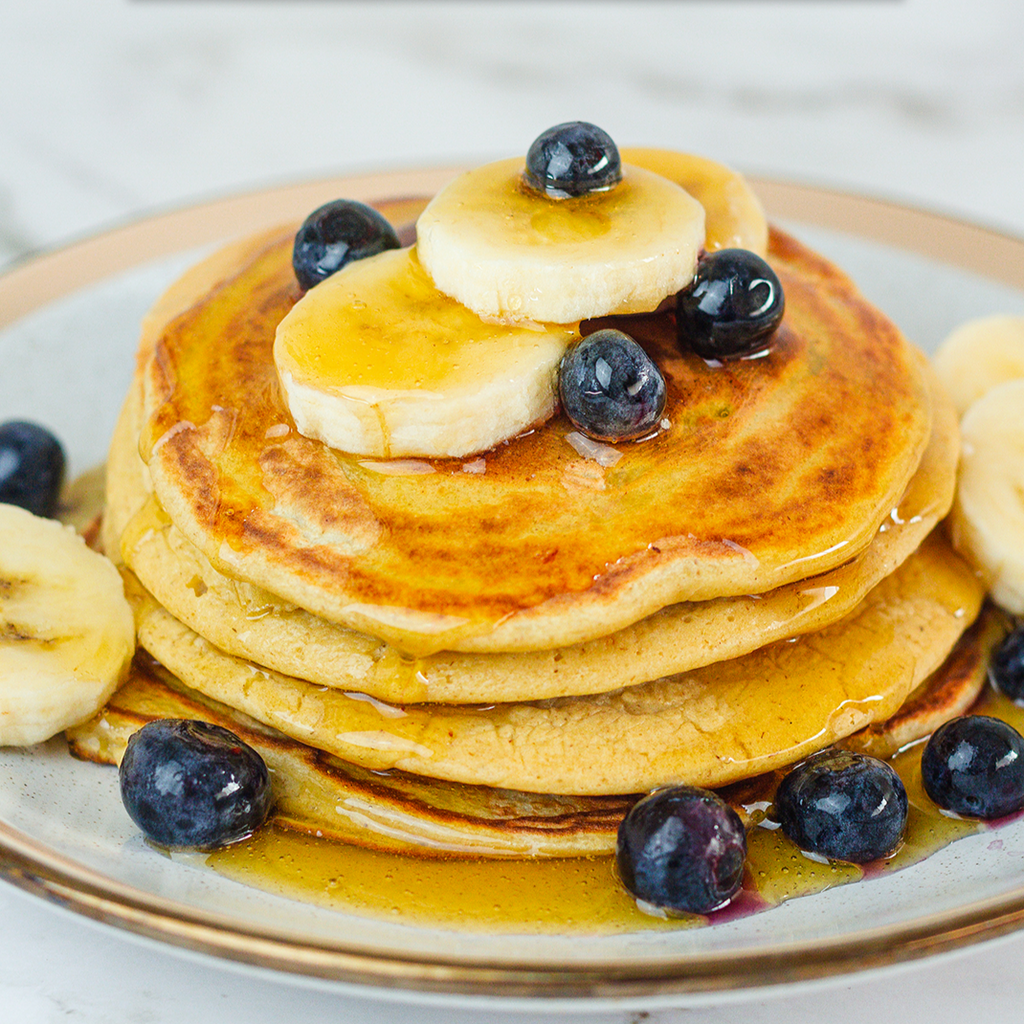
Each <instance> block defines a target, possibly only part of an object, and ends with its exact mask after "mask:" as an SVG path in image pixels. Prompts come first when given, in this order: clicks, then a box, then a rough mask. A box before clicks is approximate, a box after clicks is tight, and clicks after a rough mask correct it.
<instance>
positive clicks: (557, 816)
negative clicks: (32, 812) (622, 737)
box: [67, 605, 1005, 857]
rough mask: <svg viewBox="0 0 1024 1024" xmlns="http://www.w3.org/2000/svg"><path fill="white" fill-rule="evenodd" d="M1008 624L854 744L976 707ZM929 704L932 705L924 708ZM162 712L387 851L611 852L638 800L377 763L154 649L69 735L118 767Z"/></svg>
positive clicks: (989, 629)
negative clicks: (135, 737) (163, 662)
mask: <svg viewBox="0 0 1024 1024" xmlns="http://www.w3.org/2000/svg"><path fill="white" fill-rule="evenodd" d="M1004 625H1005V623H1004V622H1003V621H1002V617H1001V616H1000V615H999V613H997V612H996V611H995V609H994V608H993V607H992V606H991V605H989V606H987V607H986V609H985V610H984V612H983V614H982V616H981V617H980V618H979V619H978V621H977V622H976V623H975V625H974V626H973V627H972V628H971V629H970V630H968V632H967V633H966V634H965V635H964V636H963V637H962V638H961V640H960V641H959V642H958V643H957V645H956V647H954V649H953V652H952V654H951V655H950V656H949V658H947V660H946V661H945V662H944V663H943V665H942V666H940V668H939V669H938V670H937V671H935V672H933V673H932V675H930V676H929V677H928V679H927V680H925V682H924V683H923V684H922V685H921V686H919V687H918V688H917V689H916V690H915V691H914V693H913V694H912V695H911V698H910V699H909V700H908V701H907V703H906V704H904V705H903V707H901V708H900V709H899V710H898V711H897V712H896V714H895V715H894V716H893V717H892V718H891V719H889V720H888V721H885V722H880V723H876V724H874V725H871V726H869V727H868V729H866V730H861V731H860V732H858V733H854V734H853V735H852V736H850V737H848V738H847V739H846V740H845V741H844V743H843V745H844V746H847V747H849V748H851V749H855V750H864V751H865V752H869V753H874V754H875V756H880V757H883V756H888V755H889V754H891V753H895V751H897V750H899V749H900V748H901V747H903V746H905V745H906V744H907V743H908V742H911V741H912V740H915V739H920V738H921V737H922V736H924V735H927V733H928V732H930V731H931V730H932V729H934V728H936V727H937V726H938V725H939V724H941V722H942V721H946V720H947V719H948V718H949V717H952V715H953V714H961V713H963V711H966V710H967V709H968V708H969V707H970V705H971V704H972V703H973V702H974V700H975V698H976V697H977V694H978V692H979V690H980V688H981V686H982V685H983V683H984V679H985V668H986V664H985V663H986V661H987V657H988V653H987V652H988V649H989V648H990V647H991V645H992V644H993V643H995V642H997V639H998V637H999V636H1001V635H1002V634H1003V628H1002V627H1003V626H1004ZM924 708H927V709H929V710H928V713H927V714H922V713H921V709H924ZM161 718H192V719H195V718H199V719H202V720H204V721H208V722H213V723H215V724H217V725H222V726H224V727H225V728H228V729H231V730H232V731H233V732H235V733H236V735H238V736H239V737H240V738H241V739H243V740H244V741H245V742H246V743H248V744H249V745H250V746H252V747H254V748H255V749H257V750H258V751H259V752H260V754H261V755H262V756H263V758H264V760H265V761H266V762H267V764H268V765H269V766H270V767H271V769H272V772H273V775H272V778H273V785H274V795H275V808H274V821H275V823H276V824H278V825H282V826H284V827H286V828H289V829H294V830H297V831H300V832H305V833H308V834H310V835H314V836H317V837H320V838H327V839H334V840H342V841H344V842H346V843H353V844H356V845H359V846H364V847H369V848H371V849H376V850H386V851H392V852H402V853H417V854H419V855H438V854H439V855H443V856H446V857H451V856H474V857H476V856H486V857H523V856H528V857H575V856H593V855H601V854H609V853H612V852H613V851H614V850H615V840H616V833H617V830H618V826H619V823H620V821H621V820H622V818H623V816H624V815H625V814H626V812H627V811H628V810H629V808H630V807H631V806H632V804H633V802H634V801H635V800H636V799H637V796H636V795H633V796H621V797H619V796H608V797H565V796H545V795H543V794H536V793H523V792H518V791H514V790H494V789H489V788H487V787H482V786H466V785H454V784H451V783H445V782H439V781H437V780H432V779H423V778H420V777H419V776H415V775H407V774H405V773H402V772H395V771H392V772H386V773H381V772H372V771H368V770H367V769H362V768H359V767H357V766H356V765H352V764H348V763H346V762H344V761H341V760H339V759H337V758H333V757H331V755H329V754H325V753H323V752H322V751H318V750H314V749H313V748H311V747H307V746H305V745H304V744H302V743H299V742H297V741H295V740H290V739H288V738H287V737H286V736H284V735H282V734H281V733H278V732H277V731H276V730H273V729H269V728H267V727H266V726H262V725H260V724H259V723H258V722H255V721H253V720H252V719H250V718H248V716H245V715H242V714H241V713H240V712H237V711H233V710H232V709H231V708H229V707H227V706H226V705H223V704H218V703H217V702H216V701H211V700H209V699H208V698H204V697H203V696H202V695H201V694H199V693H196V691H194V690H189V689H188V688H187V687H186V686H185V685H184V684H183V683H182V682H181V681H180V680H178V679H175V678H174V677H173V676H171V675H170V674H169V673H168V672H167V671H166V670H165V669H163V668H162V667H161V666H160V665H157V664H156V663H154V662H150V661H149V660H148V659H146V658H145V656H143V657H141V658H138V659H137V660H136V661H135V663H134V664H133V666H132V670H131V673H130V676H129V678H128V680H127V681H126V682H125V684H124V685H123V686H122V687H121V688H120V689H119V690H118V691H117V692H116V693H115V694H114V696H113V697H112V698H111V699H110V701H109V702H108V704H107V706H106V707H105V708H104V709H103V710H102V711H101V712H100V713H99V714H97V715H96V716H95V717H94V718H93V719H92V720H91V721H89V722H85V723H82V724H81V725H78V726H76V727H74V728H73V729H69V730H68V733H67V738H68V743H69V745H70V749H71V751H72V753H74V754H75V756H76V757H80V758H83V759H86V760H90V761H96V762H99V763H105V764H117V763H119V762H120V760H121V756H122V754H123V753H124V748H125V745H126V744H127V742H128V737H129V736H131V734H132V733H133V732H135V731H136V730H138V729H140V728H141V727H142V726H143V725H145V724H146V723H147V722H151V721H154V720H156V719H161ZM911 722H912V723H913V726H914V728H913V731H912V733H911V732H908V726H909V723H911ZM921 729H923V730H924V731H923V732H922V731H920V730H921ZM776 774H778V777H781V774H782V773H781V772H779V773H776ZM777 781H778V780H777V779H773V778H771V777H770V776H759V777H756V778H754V779H750V780H747V781H745V782H741V783H738V784H736V785H734V786H730V787H726V788H725V789H724V790H722V792H721V795H722V796H723V797H724V798H725V799H727V800H729V801H730V802H731V803H732V804H733V806H734V808H735V809H736V811H737V813H738V814H739V815H740V817H741V818H742V819H743V820H744V823H745V824H748V826H749V825H750V824H752V821H751V816H750V805H751V804H752V803H756V805H757V807H758V808H761V807H763V805H764V804H763V802H764V800H765V798H766V795H767V796H770V794H771V793H772V792H773V791H774V786H775V784H776V783H777ZM750 794H753V799H751V797H750ZM762 813H763V812H762Z"/></svg>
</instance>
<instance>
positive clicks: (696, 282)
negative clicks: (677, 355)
mask: <svg viewBox="0 0 1024 1024" xmlns="http://www.w3.org/2000/svg"><path fill="white" fill-rule="evenodd" d="M785 307H786V300H785V296H784V295H783V293H782V284H781V283H780V282H779V279H778V276H777V275H776V273H775V271H774V270H772V268H771V267H770V266H769V265H768V264H767V263H766V262H765V261H764V260H763V259H761V257H760V256H758V255H757V254H756V253H753V252H750V251H749V250H748V249H719V250H717V251H716V252H710V253H705V255H704V256H702V257H701V259H700V260H699V262H698V263H697V272H696V274H695V275H694V278H693V281H692V282H691V283H690V285H689V287H688V288H686V289H685V290H684V291H681V292H680V293H679V294H678V295H677V296H676V329H677V331H678V335H679V345H680V347H681V348H691V349H693V351H694V352H696V353H697V355H699V356H701V358H703V359H729V358H731V357H734V356H742V355H749V354H750V353H751V352H756V351H758V350H759V349H762V348H764V347H765V345H766V343H767V339H768V337H769V335H770V334H771V333H772V332H773V331H774V330H775V329H776V328H777V327H778V326H779V324H780V323H781V322H782V314H783V313H784V312H785Z"/></svg>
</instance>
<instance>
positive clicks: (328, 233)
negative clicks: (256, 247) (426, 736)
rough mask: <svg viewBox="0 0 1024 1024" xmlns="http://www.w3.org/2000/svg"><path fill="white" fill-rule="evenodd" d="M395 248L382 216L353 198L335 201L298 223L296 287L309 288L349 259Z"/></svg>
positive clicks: (294, 263)
mask: <svg viewBox="0 0 1024 1024" xmlns="http://www.w3.org/2000/svg"><path fill="white" fill-rule="evenodd" d="M398 248H400V243H399V241H398V235H397V234H396V233H395V229H394V228H393V227H392V226H391V224H390V223H389V222H388V220H387V219H386V218H385V217H383V216H382V215H381V214H379V213H378V212H377V211H376V210H374V209H373V208H372V207H370V206H366V205H365V204H363V203H357V202H356V201H355V200H353V199H335V200H334V202H331V203H326V204H325V205H323V206H321V207H319V208H318V209H316V210H314V211H313V212H312V213H311V214H310V215H309V216H308V217H307V218H306V219H305V220H304V221H303V222H302V227H300V228H299V230H298V231H297V232H296V235H295V246H294V248H293V249H292V269H293V270H294V271H295V276H296V278H298V281H299V284H300V285H301V286H302V287H303V288H304V289H309V288H312V287H313V285H315V284H319V283H320V282H321V281H323V280H325V279H326V278H328V277H330V276H331V274H335V273H337V272H338V271H339V270H341V268H342V267H344V266H345V265H346V264H347V263H351V262H352V261H353V260H361V259H364V258H365V257H367V256H376V255H377V253H379V252H384V250H385V249H398Z"/></svg>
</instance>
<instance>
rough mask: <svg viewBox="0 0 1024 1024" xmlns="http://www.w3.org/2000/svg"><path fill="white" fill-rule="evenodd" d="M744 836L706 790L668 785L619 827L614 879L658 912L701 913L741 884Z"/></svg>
mask: <svg viewBox="0 0 1024 1024" xmlns="http://www.w3.org/2000/svg"><path fill="white" fill-rule="evenodd" d="M746 856H747V836H746V833H745V832H744V830H743V823H742V822H741V821H740V819H739V816H738V815H737V814H736V812H735V811H734V810H733V809H732V808H731V807H730V806H729V805H728V804H727V803H726V802H725V801H724V800H722V799H721V797H719V796H717V795H716V794H714V793H711V792H709V791H708V790H706V789H696V788H694V787H691V786H674V787H671V788H669V789H660V790H656V791H655V792H654V793H651V794H650V795H649V796H646V797H644V798H643V800H641V801H640V802H639V803H637V804H635V805H634V806H633V808H632V809H631V810H630V812H629V814H627V815H626V817H625V819H624V820H623V822H622V824H621V825H620V826H619V836H618V844H617V848H616V859H617V862H618V867H619V877H620V878H621V879H622V882H623V884H624V885H625V886H626V888H627V889H628V890H629V891H630V892H631V893H632V894H633V895H634V896H636V897H637V898H638V899H641V900H644V901H646V902H647V903H651V904H653V905H654V906H656V907H661V908H662V909H664V910H671V911H678V912H682V913H688V914H707V913H709V912H710V911H712V910H715V909H716V908H718V907H721V906H724V905H725V904H726V903H728V902H729V900H731V899H732V898H733V896H735V895H736V893H737V892H738V891H739V888H740V885H741V884H742V882H743V862H744V860H745V859H746Z"/></svg>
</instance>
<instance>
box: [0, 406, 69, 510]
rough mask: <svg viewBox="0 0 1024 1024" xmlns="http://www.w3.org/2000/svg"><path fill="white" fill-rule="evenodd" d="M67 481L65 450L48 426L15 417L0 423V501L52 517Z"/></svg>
mask: <svg viewBox="0 0 1024 1024" xmlns="http://www.w3.org/2000/svg"><path fill="white" fill-rule="evenodd" d="M63 481H64V449H63V448H62V447H61V444H60V441H58V440H57V438H55V437H54V436H53V434H51V433H50V431H48V430H47V429H46V428H45V427H40V426H37V425H36V424H35V423H25V422H21V421H18V420H13V421H11V422H9V423H4V424H3V425H2V426H0V502H3V504H5V505H19V506H21V508H24V509H28V511H29V512H33V513H35V515H37V516H51V517H52V516H53V514H54V512H55V511H56V510H57V498H58V496H59V495H60V487H61V484H62V483H63Z"/></svg>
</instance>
